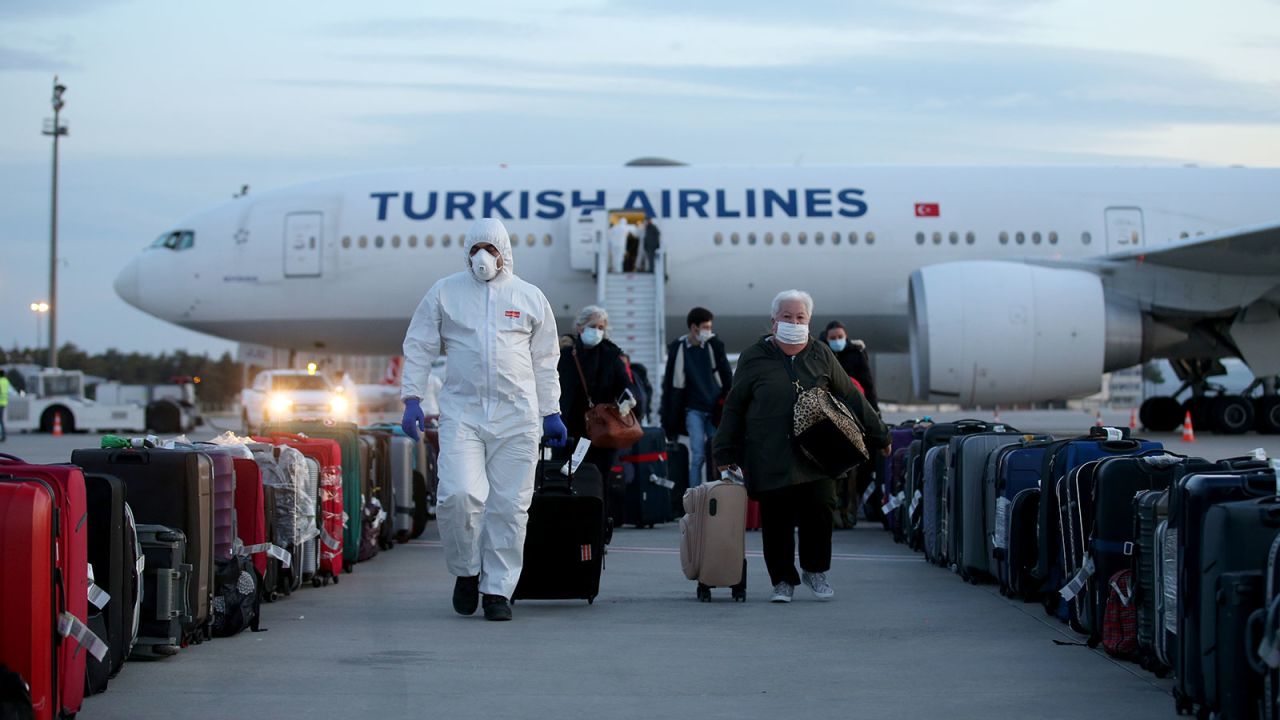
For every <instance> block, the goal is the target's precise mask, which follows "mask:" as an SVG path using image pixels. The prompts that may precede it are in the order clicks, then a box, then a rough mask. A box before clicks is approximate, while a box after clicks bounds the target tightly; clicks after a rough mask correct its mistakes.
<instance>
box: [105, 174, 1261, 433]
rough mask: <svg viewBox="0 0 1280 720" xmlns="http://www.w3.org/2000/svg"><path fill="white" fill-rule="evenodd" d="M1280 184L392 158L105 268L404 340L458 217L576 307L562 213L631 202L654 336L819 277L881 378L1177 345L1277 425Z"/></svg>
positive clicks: (249, 207)
mask: <svg viewBox="0 0 1280 720" xmlns="http://www.w3.org/2000/svg"><path fill="white" fill-rule="evenodd" d="M1277 198H1280V170H1276V169H1244V168H1221V169H1204V168H1191V167H1187V168H1031V167H1025V168H994V167H991V168H960V167H951V168H947V167H941V168H931V167H724V168H710V167H708V168H700V167H687V166H682V165H679V164H678V163H672V162H670V161H637V162H633V163H629V164H628V166H626V167H603V168H601V167H596V168H539V167H532V168H509V167H505V166H504V167H497V168H465V169H447V168H439V169H428V170H405V171H397V172H383V173H374V174H367V175H359V176H354V177H346V178H338V179H332V180H323V181H319V182H313V183H309V184H305V185H299V186H295V187H291V188H285V189H281V190H276V191H272V192H267V193H262V194H255V195H248V196H241V197H237V198H236V199H233V200H232V201H230V202H227V203H224V204H222V205H220V206H218V207H215V208H213V209H211V210H208V211H206V212H201V213H197V214H195V215H192V216H190V217H188V218H186V219H184V220H182V221H181V222H179V223H178V224H177V225H175V226H174V227H173V228H172V229H169V230H166V231H165V232H164V233H163V234H161V235H160V237H159V239H157V240H156V241H155V242H154V243H153V244H152V245H151V246H150V247H149V248H148V249H146V250H145V251H144V252H142V253H141V254H139V255H138V256H136V257H134V258H133V259H131V260H130V261H129V263H128V265H127V266H126V267H125V268H124V270H123V271H122V272H121V273H120V276H119V277H118V278H117V280H116V284H115V287H116V292H117V293H118V294H119V295H120V297H122V298H123V299H124V300H126V301H127V302H129V303H130V304H132V305H134V306H135V307H137V308H139V309H141V310H143V311H144V312H147V313H149V314H151V315H154V316H156V317H159V318H162V319H164V320H167V321H170V322H173V323H175V324H178V325H181V326H183V327H187V328H191V329H193V330H198V331H201V332H206V333H210V334H212V335H217V336H220V337H224V338H228V339H232V340H237V341H242V342H251V343H260V344H264V345H270V346H274V347H288V348H294V349H298V350H321V351H324V352H335V353H351V354H396V353H398V352H399V349H400V345H401V341H402V340H403V336H404V332H405V328H406V326H407V323H408V318H409V316H410V314H411V313H412V311H413V309H414V308H415V307H416V305H417V303H418V301H419V300H420V298H421V297H422V295H423V293H424V292H425V291H426V290H427V288H429V287H430V286H431V284H432V283H434V282H435V281H436V280H438V279H440V278H441V277H443V276H445V275H447V274H449V273H453V272H455V271H457V270H459V269H462V268H463V267H464V259H463V255H462V251H461V243H462V236H463V234H464V232H465V231H466V229H467V227H468V226H469V225H470V223H471V221H472V219H473V218H476V217H481V216H490V217H497V218H500V219H502V220H503V221H504V222H505V223H506V225H507V227H508V229H509V230H510V232H511V236H512V238H513V240H514V241H515V243H516V250H515V262H516V271H517V273H518V274H519V275H520V276H521V277H523V278H525V279H526V280H529V281H531V282H533V283H535V284H537V285H538V286H540V287H541V288H543V290H544V291H545V292H546V294H547V296H548V298H549V299H550V300H551V302H552V305H553V306H554V307H555V308H556V310H557V314H558V316H559V320H560V322H561V327H562V328H568V327H569V323H570V322H571V318H572V317H573V315H574V313H575V312H576V311H577V309H578V308H580V307H582V306H583V305H586V304H588V303H592V302H595V301H596V300H597V284H596V279H594V277H593V276H594V273H593V271H594V269H595V267H596V255H595V250H596V247H598V245H596V244H594V243H593V242H592V241H591V235H590V234H588V235H585V236H583V235H580V234H578V233H579V228H578V227H576V226H575V225H576V224H580V223H583V222H585V220H586V219H589V218H590V217H601V216H603V215H605V214H606V213H612V214H615V215H616V214H617V213H616V212H612V211H619V210H632V211H642V212H644V213H645V214H647V215H649V216H651V217H653V218H654V220H655V224H656V225H657V226H658V227H659V228H660V229H661V233H662V234H661V237H662V242H663V250H664V253H665V255H666V258H665V259H666V277H667V278H668V279H667V284H666V291H665V307H666V308H667V310H668V312H667V313H666V321H667V327H668V328H669V329H670V331H669V332H668V336H669V337H675V336H677V335H678V334H680V333H683V332H684V331H685V319H684V318H685V313H686V312H687V311H688V309H689V308H691V307H694V306H698V305H701V306H705V307H708V308H710V309H712V310H713V311H714V312H715V314H716V320H715V325H716V331H717V332H718V333H719V334H720V335H721V337H722V338H724V340H725V341H726V343H727V344H728V346H729V348H730V350H731V351H733V350H738V349H741V348H742V347H744V346H746V345H747V344H748V343H750V342H751V341H752V340H753V339H755V338H756V337H758V336H760V335H761V334H763V333H764V332H766V331H767V329H768V315H769V304H770V300H771V299H772V297H773V296H774V294H775V293H777V292H778V291H780V290H784V289H787V288H792V287H795V288H801V289H805V290H808V291H809V292H810V293H811V294H812V295H813V297H814V300H815V304H816V308H815V312H816V317H815V320H814V323H813V325H814V331H815V332H817V331H818V330H819V329H820V327H821V326H822V325H823V324H824V323H825V322H826V321H827V320H828V319H836V318H838V319H841V320H843V321H844V322H845V323H846V324H847V325H848V326H849V327H850V328H852V329H853V333H854V335H855V336H857V337H861V338H863V339H865V340H866V341H867V343H868V346H869V347H870V348H871V349H872V350H873V351H875V352H876V353H877V357H876V367H877V370H878V372H879V374H880V376H881V384H883V385H884V386H885V387H884V388H883V389H882V391H881V394H882V396H883V397H886V398H891V399H898V400H908V399H911V398H912V397H914V398H917V399H928V400H932V401H941V402H954V403H960V404H963V405H987V406H990V405H993V404H1005V405H1008V404H1013V403H1022V402H1031V401H1041V400H1049V399H1062V398H1069V397H1081V396H1085V395H1088V394H1091V393H1094V392H1096V391H1097V390H1098V389H1099V387H1100V376H1101V375H1102V373H1103V372H1104V371H1111V370H1118V369H1122V368H1126V367H1131V366H1133V365H1136V364H1138V363H1141V362H1143V361H1145V360H1148V359H1152V358H1169V359H1170V360H1171V361H1173V363H1174V367H1175V369H1176V371H1177V372H1178V374H1179V376H1180V377H1181V378H1182V379H1183V380H1184V386H1183V388H1182V389H1181V390H1180V391H1179V394H1180V395H1182V394H1185V393H1188V392H1189V399H1188V402H1187V403H1186V405H1187V407H1189V408H1191V409H1194V410H1195V412H1197V413H1198V414H1200V419H1201V422H1202V423H1205V422H1207V423H1208V424H1209V426H1210V428H1211V429H1217V430H1219V431H1223V432H1243V431H1246V430H1249V429H1252V428H1253V427H1254V425H1255V421H1256V425H1257V428H1258V429H1259V430H1261V431H1264V432H1280V400H1278V399H1277V396H1276V393H1275V385H1276V383H1275V380H1276V376H1277V375H1280V311H1278V310H1277V307H1280V213H1278V212H1277V209H1276V205H1275V202H1276V199H1277ZM605 222H607V218H605ZM606 227H607V225H606ZM596 237H599V235H598V234H597V235H596ZM907 353H909V356H908V355H907ZM1232 356H1236V357H1240V358H1241V359H1243V360H1244V362H1245V363H1247V364H1248V365H1249V367H1250V368H1251V370H1252V371H1253V373H1254V375H1255V377H1257V378H1258V380H1257V381H1256V382H1255V383H1254V385H1253V386H1251V387H1250V389H1249V393H1250V394H1252V393H1253V392H1254V391H1258V390H1259V389H1260V390H1261V394H1260V395H1259V396H1258V397H1256V398H1252V399H1250V398H1246V397H1245V396H1230V395H1222V394H1219V395H1217V396H1215V386H1214V385H1213V384H1212V383H1211V382H1210V377H1212V376H1213V375H1215V374H1217V373H1218V372H1220V371H1221V363H1220V362H1219V360H1220V359H1221V358H1224V357H1232ZM908 358H909V359H908ZM1142 415H1143V421H1144V423H1145V424H1146V426H1147V427H1150V428H1152V429H1157V430H1164V429H1172V428H1173V427H1176V426H1177V425H1178V424H1179V423H1180V422H1181V420H1182V416H1183V404H1182V403H1179V402H1178V401H1177V400H1175V399H1173V398H1153V399H1150V400H1148V401H1147V402H1146V403H1145V404H1144V406H1143V408H1142Z"/></svg>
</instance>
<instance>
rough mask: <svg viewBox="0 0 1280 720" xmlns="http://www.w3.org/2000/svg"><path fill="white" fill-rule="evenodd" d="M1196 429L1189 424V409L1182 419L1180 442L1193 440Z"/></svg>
mask: <svg viewBox="0 0 1280 720" xmlns="http://www.w3.org/2000/svg"><path fill="white" fill-rule="evenodd" d="M1195 441H1196V430H1195V428H1193V427H1192V426H1191V411H1190V410H1188V411H1187V416H1186V417H1185V418H1183V420H1182V442H1195Z"/></svg>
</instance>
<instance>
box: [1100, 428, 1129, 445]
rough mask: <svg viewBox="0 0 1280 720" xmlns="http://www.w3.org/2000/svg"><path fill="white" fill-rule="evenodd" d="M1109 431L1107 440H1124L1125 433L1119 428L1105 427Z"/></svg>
mask: <svg viewBox="0 0 1280 720" xmlns="http://www.w3.org/2000/svg"><path fill="white" fill-rule="evenodd" d="M1103 429H1104V430H1106V431H1107V442H1120V441H1121V440H1124V433H1123V432H1122V431H1121V430H1120V429H1118V428H1113V427H1109V428H1103Z"/></svg>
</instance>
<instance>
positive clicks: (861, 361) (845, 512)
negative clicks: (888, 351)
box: [818, 320, 880, 529]
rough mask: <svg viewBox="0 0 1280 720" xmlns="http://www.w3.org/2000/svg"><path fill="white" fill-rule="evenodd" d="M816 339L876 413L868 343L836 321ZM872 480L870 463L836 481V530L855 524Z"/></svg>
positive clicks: (871, 513) (873, 512) (872, 514)
mask: <svg viewBox="0 0 1280 720" xmlns="http://www.w3.org/2000/svg"><path fill="white" fill-rule="evenodd" d="M818 340H819V341H820V342H824V343H826V344H827V347H829V348H831V352H833V353H835V354H836V359H837V360H839V361H840V367H842V368H844V371H845V372H846V373H849V377H850V378H851V379H852V380H853V381H854V382H855V383H857V385H858V389H859V390H862V394H863V395H865V396H866V398H867V402H869V403H871V407H873V408H875V410H876V412H879V411H880V402H879V400H878V399H877V398H876V384H875V381H874V380H873V379H872V377H871V358H870V357H868V356H867V344H866V343H864V342H862V341H861V340H853V339H851V338H850V337H849V331H848V330H846V329H845V327H844V323H842V322H840V321H839V320H832V321H831V322H829V323H827V329H826V330H823V331H822V334H821V335H819V336H818ZM874 481H875V466H874V465H873V464H872V463H867V464H866V465H863V466H862V467H860V468H858V469H857V470H855V471H853V472H851V473H849V474H848V475H846V476H845V477H843V478H840V479H839V480H838V483H839V493H838V494H839V499H838V507H837V508H836V511H835V513H834V516H833V521H834V522H835V525H836V527H837V528H842V529H848V528H851V527H853V526H855V525H857V524H858V505H859V503H861V502H862V496H863V493H865V492H866V491H867V487H868V486H869V485H871V483H872V482H874ZM867 517H868V519H870V520H876V519H878V518H877V516H876V510H875V508H872V509H870V510H868V511H867Z"/></svg>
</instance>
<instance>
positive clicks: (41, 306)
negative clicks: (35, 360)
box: [31, 303, 49, 350]
mask: <svg viewBox="0 0 1280 720" xmlns="http://www.w3.org/2000/svg"><path fill="white" fill-rule="evenodd" d="M31 312H33V313H35V314H36V347H35V349H36V350H39V349H40V321H41V320H42V319H43V318H41V317H40V316H41V315H43V314H45V313H47V312H49V303H31Z"/></svg>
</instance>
